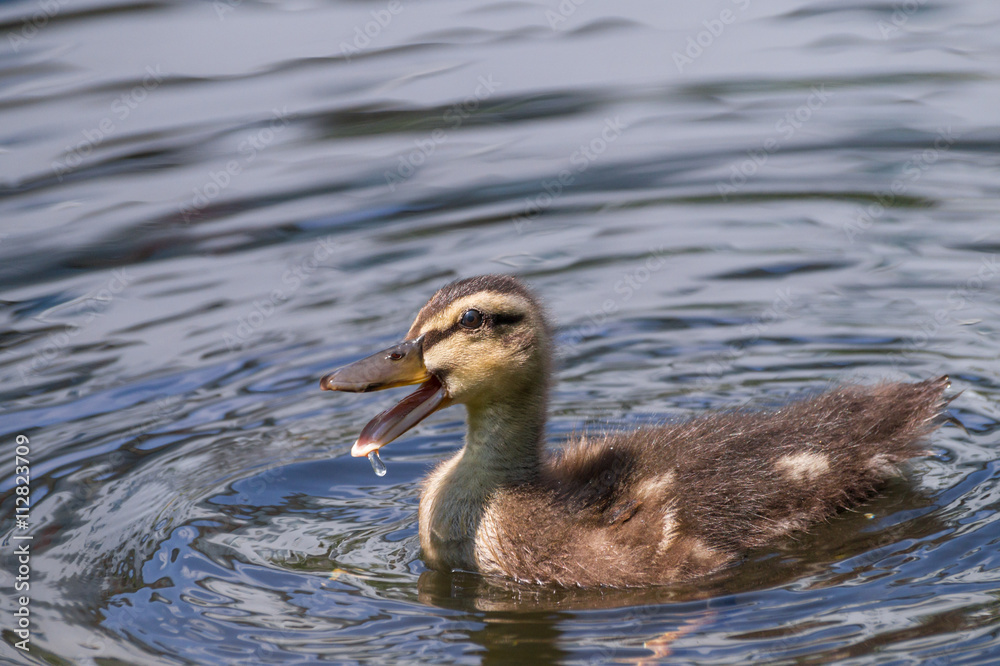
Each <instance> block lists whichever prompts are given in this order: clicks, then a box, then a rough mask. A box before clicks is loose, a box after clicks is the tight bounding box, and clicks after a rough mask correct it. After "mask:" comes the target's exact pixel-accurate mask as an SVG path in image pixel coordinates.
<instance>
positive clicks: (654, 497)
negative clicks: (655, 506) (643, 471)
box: [635, 471, 677, 504]
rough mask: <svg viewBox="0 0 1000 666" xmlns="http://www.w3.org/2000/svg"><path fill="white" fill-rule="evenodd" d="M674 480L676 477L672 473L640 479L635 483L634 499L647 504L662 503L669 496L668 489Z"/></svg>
mask: <svg viewBox="0 0 1000 666" xmlns="http://www.w3.org/2000/svg"><path fill="white" fill-rule="evenodd" d="M676 480H677V475H676V474H675V473H674V472H673V471H670V472H667V473H666V474H660V475H659V476H654V477H650V478H648V479H642V480H641V481H639V482H638V483H636V486H635V499H637V500H639V501H640V502H644V503H647V504H649V503H652V502H664V501H666V500H667V499H668V498H669V497H670V496H671V493H670V489H671V487H672V486H673V485H674V482H675V481H676Z"/></svg>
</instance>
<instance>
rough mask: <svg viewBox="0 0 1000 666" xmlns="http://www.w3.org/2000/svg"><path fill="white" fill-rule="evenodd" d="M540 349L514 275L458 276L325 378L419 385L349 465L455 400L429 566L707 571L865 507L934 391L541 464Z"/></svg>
mask: <svg viewBox="0 0 1000 666" xmlns="http://www.w3.org/2000/svg"><path fill="white" fill-rule="evenodd" d="M549 339H550V336H549V330H548V326H547V324H546V322H545V318H544V315H543V313H542V310H541V308H540V307H539V305H538V303H537V301H536V300H535V299H534V297H533V295H532V294H531V293H530V292H529V291H528V290H527V289H526V288H525V287H524V286H523V285H522V284H521V283H520V282H518V281H517V280H516V279H514V278H511V277H508V276H483V277H479V278H471V279H469V280H462V281H459V282H455V283H452V284H450V285H448V286H446V287H445V288H443V289H441V290H440V291H439V292H438V293H437V294H435V295H434V297H433V298H432V299H431V300H430V302H429V303H428V304H427V305H426V306H424V308H423V309H422V310H421V312H420V314H418V316H417V320H416V321H415V322H414V324H413V327H411V329H410V332H409V334H408V335H407V337H406V341H404V343H402V344H401V345H399V346H398V347H396V348H392V349H389V350H386V351H385V352H383V353H380V354H376V355H374V356H372V357H369V358H368V359H364V360H363V361H359V362H358V363H357V364H352V365H350V366H346V367H345V368H341V369H340V370H338V371H336V372H334V373H331V374H330V375H327V376H326V377H324V379H323V382H322V386H323V388H326V389H335V390H376V389H380V388H387V387H389V386H398V385H401V384H404V383H421V387H420V388H419V389H418V390H417V392H416V393H414V394H413V395H411V396H410V397H408V398H407V399H406V400H404V401H403V402H402V403H400V405H398V406H397V407H394V408H393V409H390V410H387V411H386V412H384V413H383V414H380V415H379V416H377V417H376V418H375V419H373V420H372V422H371V423H369V425H368V426H366V428H365V429H364V431H363V432H362V435H361V437H359V440H358V442H357V443H356V444H355V446H354V449H353V451H352V453H353V454H354V455H358V456H362V455H368V454H369V453H371V452H372V451H377V450H378V448H380V447H381V446H384V445H385V444H387V443H388V442H389V441H391V440H392V439H393V438H395V437H396V436H398V435H399V434H401V433H402V432H403V431H405V429H406V428H409V427H412V425H413V424H415V423H416V422H418V421H419V420H420V419H421V418H424V417H425V416H426V415H428V414H430V413H432V412H433V411H435V410H436V409H440V408H442V407H444V406H447V405H450V404H454V403H456V402H461V403H463V404H465V405H466V406H467V409H468V412H469V426H468V434H467V436H466V441H465V445H464V446H463V447H462V449H461V450H460V451H459V452H458V453H457V454H455V456H453V457H452V458H451V459H449V460H448V461H446V462H444V463H442V464H441V465H440V466H438V467H437V469H435V470H434V471H433V472H432V473H431V474H430V475H429V476H428V478H427V480H426V482H425V485H424V489H423V494H422V497H421V501H420V511H419V522H420V544H421V548H422V551H423V557H424V559H425V561H426V563H427V565H428V566H429V567H431V568H434V569H441V570H452V569H463V570H469V571H478V572H482V573H484V574H493V575H503V576H508V577H511V578H514V579H517V580H521V581H530V582H540V583H557V584H562V585H582V586H595V585H613V586H629V585H651V584H666V583H671V582H676V581H680V580H686V579H690V578H692V577H695V576H698V575H704V574H706V573H710V572H712V571H715V570H717V569H719V568H720V567H722V566H725V565H726V564H728V563H730V562H732V561H734V560H735V559H737V558H738V557H739V556H740V555H741V554H742V553H743V552H745V551H746V550H747V549H749V548H753V547H758V546H761V545H764V544H767V543H769V542H772V541H774V540H775V539H777V538H779V537H781V536H784V535H786V534H788V533H790V532H792V531H795V530H800V529H804V528H806V527H808V526H809V525H810V524H811V523H813V522H815V521H817V520H822V519H824V518H827V517H829V516H830V515H832V514H833V513H834V512H835V511H837V510H838V509H839V508H841V507H846V506H851V505H853V504H856V503H857V502H859V501H862V500H864V499H865V498H867V497H869V496H871V495H872V494H873V493H874V492H875V491H876V490H877V488H878V486H879V485H881V484H882V483H883V482H884V481H885V480H886V479H887V478H889V477H890V476H892V475H894V474H896V473H897V472H898V464H899V463H901V462H903V461H905V460H906V459H908V458H911V457H913V456H916V455H919V454H920V453H921V452H922V449H921V448H920V446H919V443H920V441H921V439H923V438H924V437H925V436H926V435H928V434H929V433H930V432H931V431H932V430H933V429H934V427H935V420H936V417H937V416H938V415H939V414H940V412H941V410H942V409H943V406H944V404H945V400H944V398H943V393H944V390H945V389H946V388H947V386H948V380H947V378H946V377H941V378H938V379H934V380H929V381H925V382H920V383H915V384H905V383H891V384H880V385H876V386H848V387H843V388H840V389H837V390H834V391H831V392H828V393H825V394H823V395H820V396H818V397H816V398H813V399H811V400H807V401H802V402H797V403H793V404H791V405H788V406H786V407H784V408H782V409H781V410H778V411H773V412H757V413H751V412H731V413H721V414H714V415H709V416H705V417H702V418H698V419H694V420H691V421H687V422H682V423H677V424H673V425H667V426H662V427H650V428H643V429H641V430H637V431H633V432H622V433H615V434H609V435H602V436H596V437H589V436H588V437H585V438H583V439H581V440H579V441H576V442H571V443H568V444H567V445H565V446H564V448H563V449H562V450H561V451H559V452H558V453H555V454H552V455H546V453H545V451H544V441H543V431H544V426H545V417H546V403H547V394H548V377H549V355H550V354H549ZM418 352H419V353H418Z"/></svg>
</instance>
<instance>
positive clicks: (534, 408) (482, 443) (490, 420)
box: [420, 389, 546, 570]
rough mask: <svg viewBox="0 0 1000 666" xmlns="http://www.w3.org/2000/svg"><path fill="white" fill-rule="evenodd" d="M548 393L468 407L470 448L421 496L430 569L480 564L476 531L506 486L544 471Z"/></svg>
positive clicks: (445, 467)
mask: <svg viewBox="0 0 1000 666" xmlns="http://www.w3.org/2000/svg"><path fill="white" fill-rule="evenodd" d="M545 406H546V402H545V392H544V389H542V390H541V391H535V392H531V391H528V392H525V393H523V394H520V395H518V396H516V397H514V398H512V399H509V400H501V401H493V402H491V403H489V404H476V405H469V406H468V407H469V409H468V411H469V430H468V434H467V435H466V441H465V446H464V447H462V450H461V451H459V452H458V453H457V454H455V456H454V457H452V458H451V459H450V460H448V461H446V462H444V463H442V464H441V465H440V466H439V467H438V468H437V469H436V470H434V472H432V473H431V475H430V476H429V477H428V478H427V481H426V485H425V486H424V493H423V496H422V497H421V499H420V545H421V548H422V550H423V553H424V558H425V560H426V562H427V564H428V565H429V566H430V567H431V568H435V569H450V568H464V569H471V570H474V569H476V568H477V566H478V565H477V556H476V554H475V550H476V545H475V540H476V534H477V531H478V529H479V525H480V522H481V520H482V517H483V514H484V512H485V511H486V507H487V505H488V504H489V502H490V501H491V499H492V498H493V497H494V496H495V494H496V492H497V491H498V490H499V489H501V488H503V487H511V486H516V485H521V484H525V483H530V482H531V481H532V480H534V479H536V478H537V477H538V474H539V467H540V460H541V449H542V436H543V431H544V429H545Z"/></svg>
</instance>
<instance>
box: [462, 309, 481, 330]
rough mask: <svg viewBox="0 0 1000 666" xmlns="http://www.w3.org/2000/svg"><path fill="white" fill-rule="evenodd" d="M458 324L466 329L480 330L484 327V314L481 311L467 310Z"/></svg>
mask: <svg viewBox="0 0 1000 666" xmlns="http://www.w3.org/2000/svg"><path fill="white" fill-rule="evenodd" d="M458 323H459V324H461V325H462V326H464V327H465V328H479V327H480V326H482V325H483V313H482V312H480V311H479V310H466V311H465V314H463V315H462V318H461V319H459V320H458Z"/></svg>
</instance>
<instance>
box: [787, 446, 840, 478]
mask: <svg viewBox="0 0 1000 666" xmlns="http://www.w3.org/2000/svg"><path fill="white" fill-rule="evenodd" d="M774 466H775V467H777V468H778V471H780V472H781V473H782V474H784V475H785V477H786V478H787V479H789V480H790V481H813V480H815V479H818V478H819V477H821V476H823V475H824V474H826V473H827V472H828V471H830V459H829V458H827V457H826V455H824V454H822V453H816V452H815V451H802V452H801V453H789V454H788V455H785V456H781V457H780V458H778V461H777V462H776V463H774Z"/></svg>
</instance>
